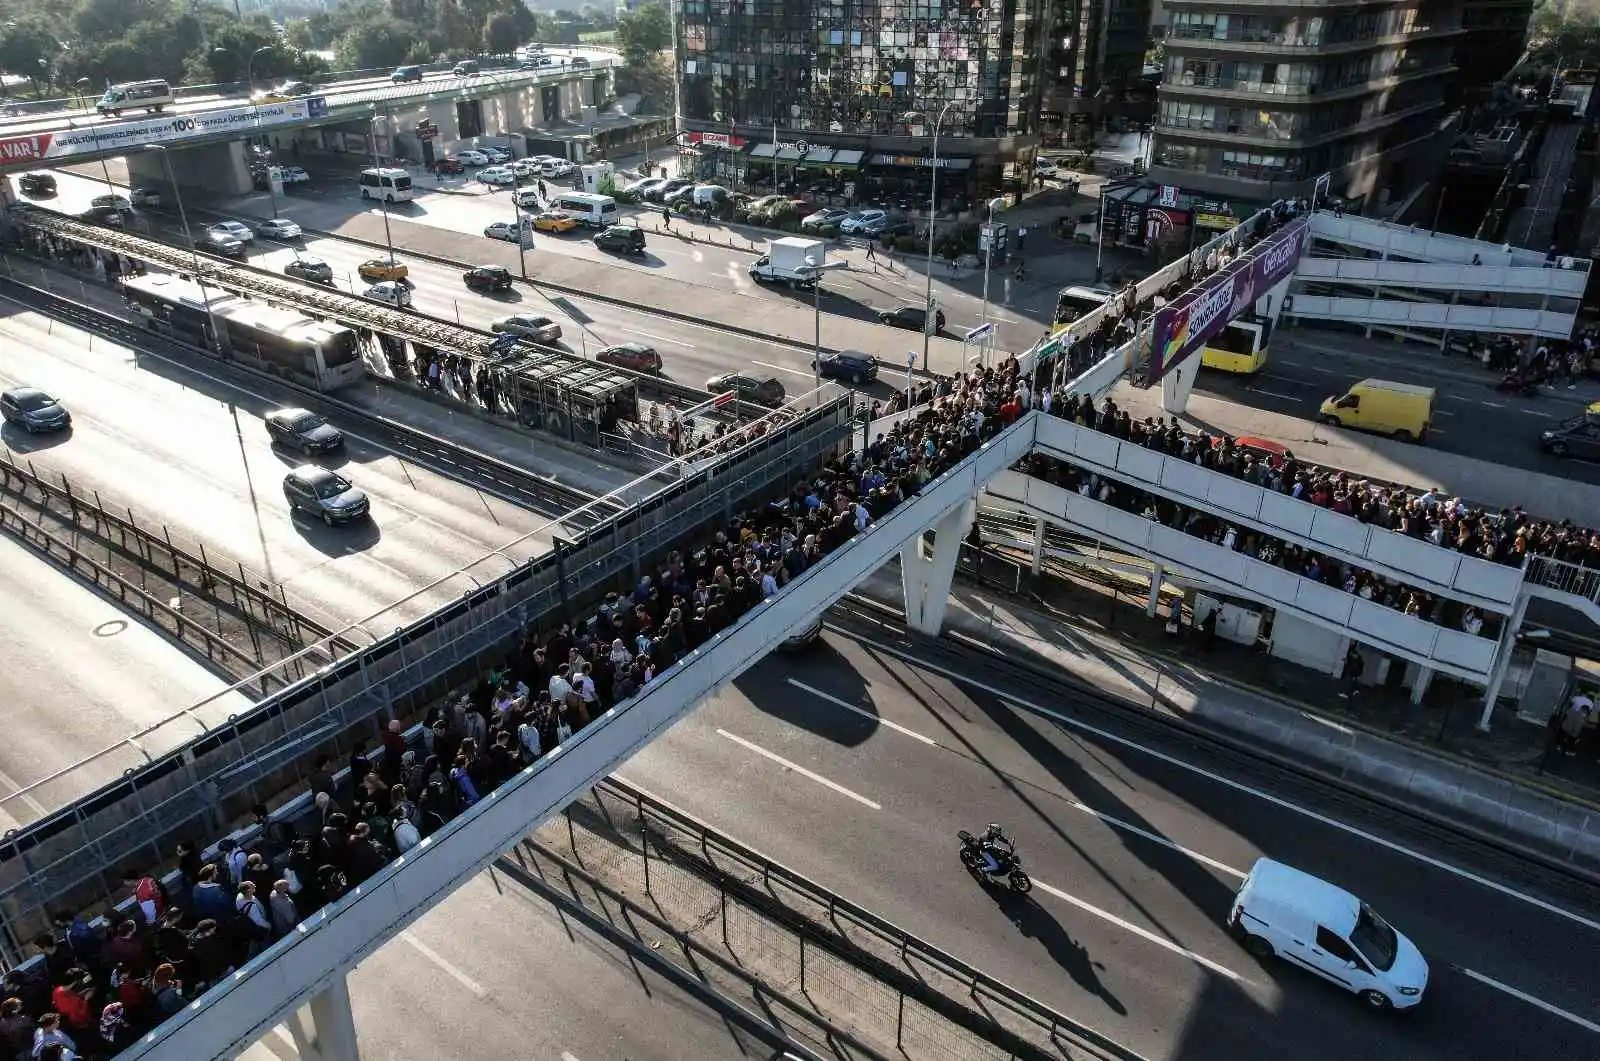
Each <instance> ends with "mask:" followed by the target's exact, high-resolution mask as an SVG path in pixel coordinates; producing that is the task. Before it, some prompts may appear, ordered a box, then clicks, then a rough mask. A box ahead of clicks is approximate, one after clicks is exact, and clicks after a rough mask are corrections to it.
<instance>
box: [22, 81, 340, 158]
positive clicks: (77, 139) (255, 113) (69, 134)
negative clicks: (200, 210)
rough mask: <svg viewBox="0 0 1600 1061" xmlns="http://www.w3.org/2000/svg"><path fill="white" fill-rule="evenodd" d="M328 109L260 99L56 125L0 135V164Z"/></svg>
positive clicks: (187, 136)
mask: <svg viewBox="0 0 1600 1061" xmlns="http://www.w3.org/2000/svg"><path fill="white" fill-rule="evenodd" d="M326 113H327V104H326V101H325V100H324V99H323V98H322V97H320V96H313V97H311V98H309V99H297V100H290V101H289V102H287V103H263V104H261V105H260V106H251V107H228V108H226V109H223V110H215V111H197V112H195V113H193V114H173V115H169V116H167V117H164V118H148V119H145V120H142V121H136V122H106V123H104V124H90V125H82V126H78V127H77V128H73V129H57V130H55V131H54V132H49V133H33V134H30V135H27V136H14V137H6V138H0V166H4V165H22V164H27V163H37V162H46V161H53V160H55V159H63V158H71V157H73V156H74V155H94V154H100V153H103V152H118V153H127V152H129V151H137V150H138V149H139V148H140V147H141V146H142V145H144V144H171V143H173V142H175V141H183V140H192V139H198V138H200V137H207V136H217V135H222V134H227V133H236V134H238V135H240V136H246V135H249V134H250V133H252V132H254V131H255V130H256V129H258V128H265V127H267V126H274V125H287V124H290V123H292V122H303V121H306V120H307V119H310V118H317V117H321V116H322V115H324V114H326Z"/></svg>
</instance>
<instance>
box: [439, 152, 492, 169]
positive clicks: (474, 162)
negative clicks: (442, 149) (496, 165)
mask: <svg viewBox="0 0 1600 1061" xmlns="http://www.w3.org/2000/svg"><path fill="white" fill-rule="evenodd" d="M449 157H450V158H453V159H455V160H456V161H457V162H459V163H461V164H462V165H463V166H487V165H488V164H489V156H488V155H485V154H484V153H483V152H482V151H473V150H471V149H470V148H469V149H467V150H465V151H457V152H456V153H455V154H453V155H450V156H449Z"/></svg>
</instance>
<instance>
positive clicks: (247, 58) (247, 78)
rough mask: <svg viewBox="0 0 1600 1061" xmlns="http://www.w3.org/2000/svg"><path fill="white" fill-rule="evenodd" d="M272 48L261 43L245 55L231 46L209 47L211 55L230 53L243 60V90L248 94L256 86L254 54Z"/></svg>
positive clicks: (256, 54) (268, 50)
mask: <svg viewBox="0 0 1600 1061" xmlns="http://www.w3.org/2000/svg"><path fill="white" fill-rule="evenodd" d="M272 50H273V46H272V45H270V44H263V45H262V46H261V47H259V48H257V49H256V50H255V51H253V52H251V53H250V54H249V55H245V54H244V53H243V52H236V51H234V50H233V49H232V48H212V49H211V54H212V55H231V56H233V57H234V58H235V59H243V60H244V91H245V94H246V95H249V94H250V93H252V92H254V91H255V88H256V78H255V64H256V56H258V55H260V54H261V53H262V52H270V51H272Z"/></svg>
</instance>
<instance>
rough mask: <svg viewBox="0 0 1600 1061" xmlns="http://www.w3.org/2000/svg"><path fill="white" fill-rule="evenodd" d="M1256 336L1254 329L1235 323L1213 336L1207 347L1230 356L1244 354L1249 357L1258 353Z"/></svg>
mask: <svg viewBox="0 0 1600 1061" xmlns="http://www.w3.org/2000/svg"><path fill="white" fill-rule="evenodd" d="M1256 335H1257V332H1256V330H1255V328H1254V327H1252V326H1250V325H1247V324H1239V323H1238V322H1234V323H1232V324H1229V325H1228V326H1227V327H1225V328H1223V329H1222V331H1221V332H1220V333H1218V334H1217V335H1214V336H1212V338H1211V339H1210V340H1209V341H1207V343H1206V345H1207V346H1209V347H1211V349H1213V350H1225V351H1227V352H1228V353H1230V354H1243V355H1244V356H1246V357H1248V356H1250V355H1251V354H1253V353H1255V352H1256V349H1257V344H1256Z"/></svg>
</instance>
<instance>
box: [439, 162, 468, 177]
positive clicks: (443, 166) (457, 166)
mask: <svg viewBox="0 0 1600 1061" xmlns="http://www.w3.org/2000/svg"><path fill="white" fill-rule="evenodd" d="M433 171H434V172H435V173H444V174H455V173H465V172H467V167H466V166H464V165H462V164H461V161H460V159H454V158H441V159H439V160H438V161H436V162H434V164H433Z"/></svg>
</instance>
